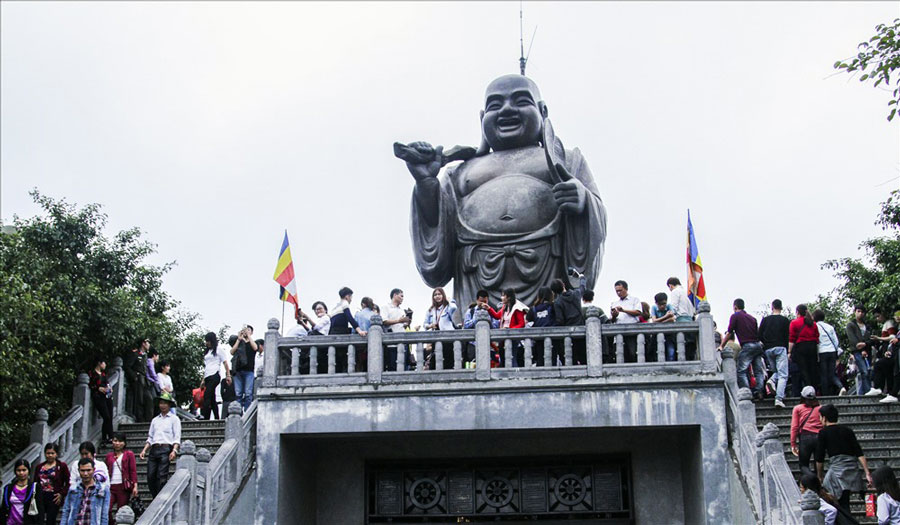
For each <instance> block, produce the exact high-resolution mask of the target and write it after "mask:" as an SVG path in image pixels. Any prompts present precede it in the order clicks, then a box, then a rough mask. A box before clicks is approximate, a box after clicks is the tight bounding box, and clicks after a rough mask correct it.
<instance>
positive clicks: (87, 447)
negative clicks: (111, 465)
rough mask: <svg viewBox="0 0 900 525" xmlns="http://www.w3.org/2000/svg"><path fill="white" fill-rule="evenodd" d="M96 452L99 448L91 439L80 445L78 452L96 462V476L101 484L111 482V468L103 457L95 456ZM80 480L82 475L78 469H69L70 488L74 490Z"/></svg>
mask: <svg viewBox="0 0 900 525" xmlns="http://www.w3.org/2000/svg"><path fill="white" fill-rule="evenodd" d="M96 452H97V450H96V449H95V448H94V443H92V442H90V441H85V442H84V443H82V444H81V445H79V446H78V453H79V454H81V457H82V458H88V459H90V460H91V461H93V462H94V477H95V478H96V479H97V480H98V481H99V482H100V484H105V483H109V469H107V468H106V463H105V462H104V461H103V460H102V459H95V458H94V454H96ZM101 478H102V479H101ZM80 481H81V476H80V475H79V474H78V469H77V468H73V469H69V489H70V490H74V489H75V486H76V485H78V483H79V482H80Z"/></svg>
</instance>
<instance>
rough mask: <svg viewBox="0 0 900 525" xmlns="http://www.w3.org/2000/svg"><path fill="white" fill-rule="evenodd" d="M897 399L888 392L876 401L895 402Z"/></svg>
mask: <svg viewBox="0 0 900 525" xmlns="http://www.w3.org/2000/svg"><path fill="white" fill-rule="evenodd" d="M898 401H900V400H898V399H897V398H896V397H894V396H892V395H890V394H888V395H886V396H884V398H882V399H880V400H879V401H878V402H879V403H896V402H898Z"/></svg>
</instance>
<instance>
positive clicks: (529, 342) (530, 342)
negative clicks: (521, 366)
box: [522, 337, 534, 368]
mask: <svg viewBox="0 0 900 525" xmlns="http://www.w3.org/2000/svg"><path fill="white" fill-rule="evenodd" d="M522 344H523V345H524V346H525V368H531V363H532V362H533V361H534V354H533V352H534V350H533V346H534V339H532V338H530V337H529V338H528V339H525V340H524V341H522Z"/></svg>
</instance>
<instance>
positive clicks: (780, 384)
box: [766, 346, 788, 399]
mask: <svg viewBox="0 0 900 525" xmlns="http://www.w3.org/2000/svg"><path fill="white" fill-rule="evenodd" d="M766 359H768V360H769V363H771V366H770V368H771V369H772V370H774V373H773V374H772V376H773V379H774V381H775V399H784V389H785V387H787V380H788V356H787V348H785V347H783V346H775V347H772V348H769V349H768V350H766Z"/></svg>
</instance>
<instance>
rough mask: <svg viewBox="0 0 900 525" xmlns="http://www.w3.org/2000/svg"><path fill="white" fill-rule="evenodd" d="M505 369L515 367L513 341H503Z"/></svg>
mask: <svg viewBox="0 0 900 525" xmlns="http://www.w3.org/2000/svg"><path fill="white" fill-rule="evenodd" d="M503 361H504V363H503V368H512V365H513V342H512V340H511V339H506V340H504V341H503Z"/></svg>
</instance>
